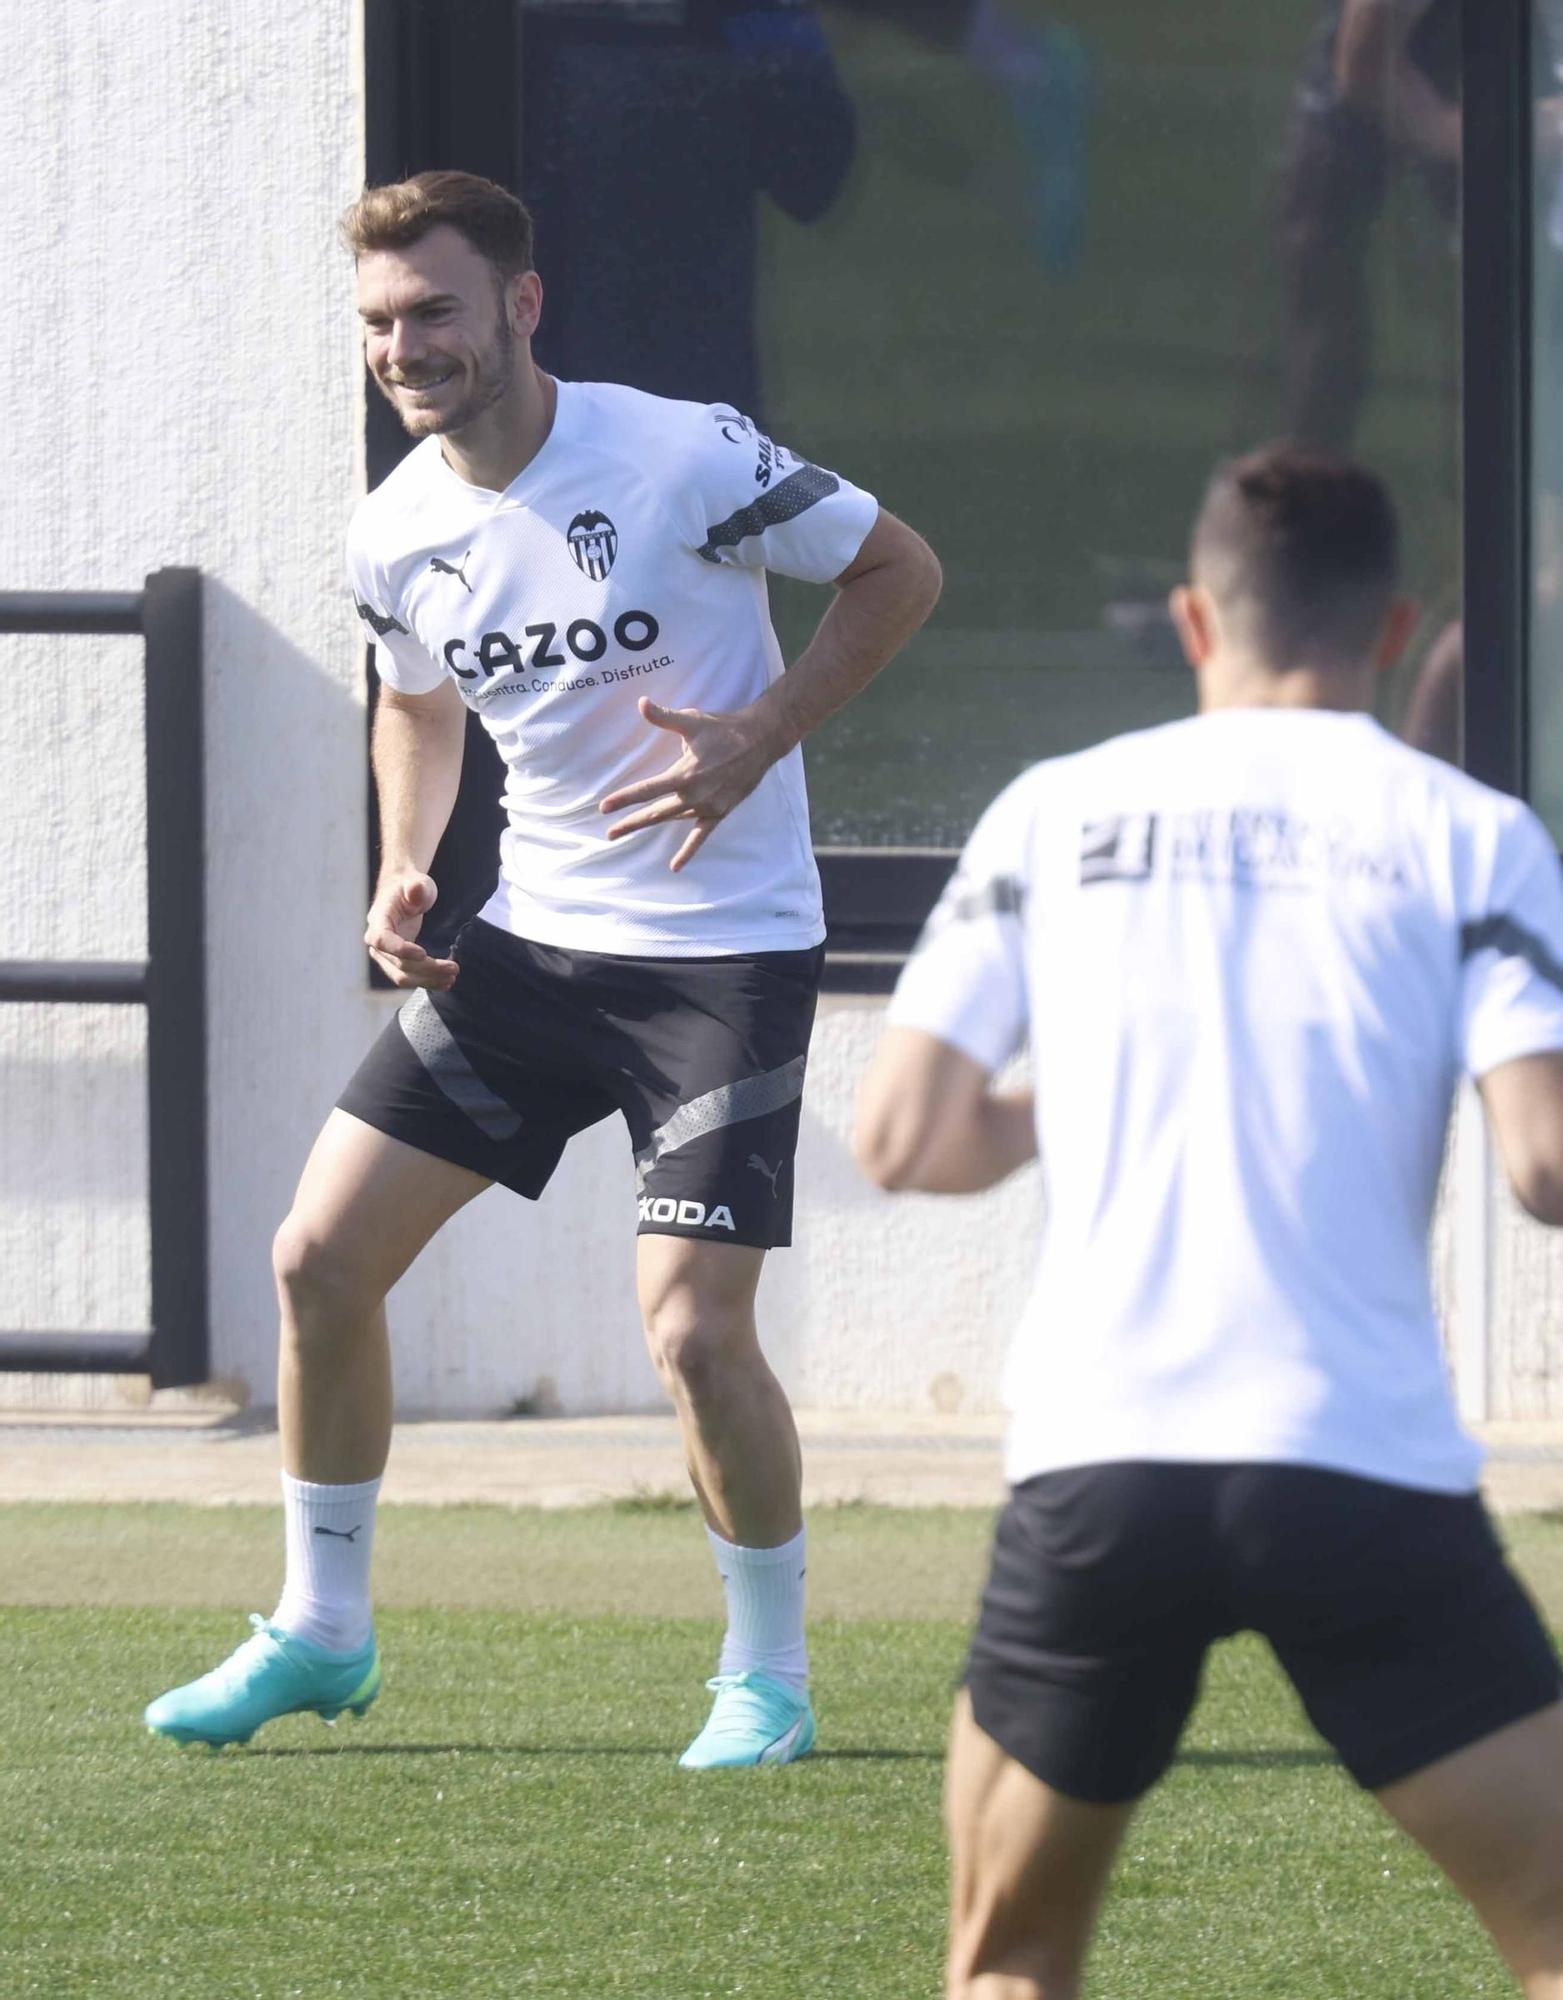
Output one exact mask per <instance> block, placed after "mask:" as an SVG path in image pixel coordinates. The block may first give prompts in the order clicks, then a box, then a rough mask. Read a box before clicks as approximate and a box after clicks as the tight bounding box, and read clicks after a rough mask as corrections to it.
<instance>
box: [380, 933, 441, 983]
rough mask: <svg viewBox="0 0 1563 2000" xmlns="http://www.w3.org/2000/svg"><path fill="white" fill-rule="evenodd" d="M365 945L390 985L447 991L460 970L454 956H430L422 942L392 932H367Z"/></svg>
mask: <svg viewBox="0 0 1563 2000" xmlns="http://www.w3.org/2000/svg"><path fill="white" fill-rule="evenodd" d="M364 944H365V946H366V947H367V949H368V952H369V956H370V957H371V958H372V959H373V960H374V962H375V964H376V965H378V966H379V968H380V970H381V971H382V972H383V973H384V974H385V976H386V978H387V979H389V980H390V982H391V984H392V985H393V986H430V987H433V988H434V989H435V990H436V991H437V992H442V993H444V992H449V990H450V989H451V987H452V986H454V985H455V983H456V974H457V973H458V972H459V971H460V970H461V968H460V966H459V965H458V964H457V963H456V961H455V959H453V958H431V957H430V956H429V954H428V953H427V952H426V951H425V950H424V948H423V946H422V945H421V944H414V943H413V942H412V940H411V939H410V938H404V937H398V936H397V935H396V933H395V932H394V931H370V932H369V933H368V934H367V935H366V936H365V938H364Z"/></svg>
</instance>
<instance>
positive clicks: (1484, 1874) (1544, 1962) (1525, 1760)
mask: <svg viewBox="0 0 1563 2000" xmlns="http://www.w3.org/2000/svg"><path fill="white" fill-rule="evenodd" d="M1378 1800H1379V1803H1380V1805H1382V1806H1383V1808H1384V1810H1385V1811H1386V1812H1387V1813H1389V1814H1390V1816H1391V1817H1392V1818H1393V1819H1395V1820H1397V1821H1398V1822H1399V1824H1400V1825H1401V1826H1402V1827H1404V1829H1405V1830H1406V1832H1407V1833H1409V1834H1410V1836H1411V1838H1412V1839H1413V1840H1415V1841H1417V1842H1418V1843H1419V1844H1420V1845H1421V1846H1422V1847H1424V1848H1425V1849H1426V1850H1427V1852H1428V1853H1429V1854H1430V1855H1431V1856H1432V1858H1433V1859H1434V1860H1435V1861H1436V1862H1437V1863H1438V1865H1439V1867H1440V1868H1442V1869H1443V1871H1444V1873H1445V1874H1446V1875H1447V1876H1448V1877H1449V1879H1450V1881H1451V1882H1452V1883H1453V1884H1454V1886H1455V1887H1456V1888H1457V1889H1458V1890H1459V1891H1460V1893H1461V1894H1462V1895H1463V1896H1464V1897H1465V1898H1466V1899H1467V1901H1468V1902H1469V1903H1470V1904H1471V1907H1472V1908H1473V1909H1474V1910H1475V1912H1476V1914H1477V1916H1479V1917H1480V1918H1481V1920H1482V1922H1483V1923H1484V1924H1485V1925H1486V1926H1487V1929H1488V1930H1489V1931H1490V1932H1491V1933H1492V1938H1493V1942H1494V1943H1495V1944H1496V1945H1497V1947H1498V1949H1499V1951H1501V1952H1502V1953H1503V1956H1504V1958H1505V1959H1506V1960H1507V1961H1508V1963H1509V1965H1510V1967H1511V1968H1512V1970H1513V1971H1514V1973H1515V1974H1516V1976H1517V1977H1518V1979H1519V1981H1520V1984H1521V1985H1522V1986H1523V1988H1524V1990H1525V1994H1526V2000H1563V1702H1558V1703H1555V1704H1554V1705H1553V1706H1552V1707H1551V1708H1547V1709H1543V1710H1542V1711H1541V1712H1540V1713H1539V1714H1537V1715H1532V1716H1528V1717H1527V1718H1526V1719H1525V1720H1524V1721H1523V1722H1516V1723H1512V1724H1511V1725H1510V1726H1509V1727H1508V1728H1507V1729H1500V1730H1498V1731H1497V1732H1496V1733H1495V1734H1493V1735H1491V1736H1487V1737H1484V1738H1483V1739H1482V1741H1481V1742H1480V1743H1473V1744H1472V1745H1471V1746H1470V1747H1469V1748H1468V1749H1465V1750H1459V1751H1456V1752H1455V1754H1454V1755H1453V1756H1452V1757H1444V1758H1441V1759H1440V1760H1439V1762H1438V1763H1436V1764H1430V1765H1429V1766H1428V1768H1427V1769H1426V1770H1425V1771H1418V1772H1417V1773H1416V1774H1415V1775H1414V1776H1413V1777H1410V1778H1404V1779H1402V1780H1401V1782H1400V1783H1399V1784H1397V1785H1388V1786H1386V1787H1385V1788H1384V1790H1383V1791H1381V1792H1380V1793H1379V1794H1378Z"/></svg>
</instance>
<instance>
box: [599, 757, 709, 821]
mask: <svg viewBox="0 0 1563 2000" xmlns="http://www.w3.org/2000/svg"><path fill="white" fill-rule="evenodd" d="M693 768H694V767H693V766H692V765H691V764H689V763H688V762H687V761H686V760H685V759H684V758H682V757H680V759H679V760H678V762H677V763H676V764H670V765H669V766H668V768H667V769H666V770H665V771H659V772H658V773H657V775H656V777H654V778H640V779H637V781H636V782H635V783H634V784H633V785H621V786H620V787H619V789H618V790H617V791H616V792H609V794H608V796H607V797H606V798H605V799H604V800H603V801H602V803H601V804H600V805H599V806H598V808H597V810H598V812H605V813H610V812H617V811H618V810H619V808H620V807H621V806H638V805H641V804H643V803H644V802H645V801H646V800H647V799H660V798H665V797H666V796H667V794H668V793H669V792H671V791H673V790H674V789H675V788H676V787H677V786H678V785H680V784H681V783H682V782H683V780H684V779H685V778H687V777H688V776H689V774H690V772H691V770H692V769H693Z"/></svg>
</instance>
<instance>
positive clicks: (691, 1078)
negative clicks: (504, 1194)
mask: <svg viewBox="0 0 1563 2000" xmlns="http://www.w3.org/2000/svg"><path fill="white" fill-rule="evenodd" d="M451 956H452V957H453V958H454V959H455V960H456V961H457V963H458V964H459V966H460V967H461V971H460V974H459V976H458V978H457V980H456V984H455V985H454V987H452V989H451V990H450V991H449V992H448V993H436V992H432V991H424V990H419V991H417V992H415V993H413V994H412V996H411V997H410V998H409V999H408V1000H406V1001H404V1002H403V1004H402V1006H401V1008H400V1009H399V1011H398V1013H397V1015H396V1018H395V1019H394V1020H393V1021H392V1022H391V1023H390V1025H389V1026H388V1027H387V1028H386V1030H385V1032H384V1033H383V1034H382V1035H381V1036H380V1038H379V1040H378V1041H377V1042H376V1043H375V1045H374V1047H373V1048H372V1049H371V1050H370V1051H369V1054H368V1055H367V1056H366V1057H365V1059H364V1061H363V1063H362V1064H361V1065H360V1066H359V1069H358V1071H357V1073H356V1074H355V1075H354V1077H353V1079H352V1081H351V1082H350V1083H349V1084H348V1086H347V1089H346V1090H345V1091H344V1092H343V1093H342V1096H341V1098H340V1099H339V1100H338V1103H339V1105H340V1108H341V1109H342V1110H343V1111H347V1112H350V1113H351V1114H352V1115H353V1117H355V1118H360V1119H362V1120H363V1122H364V1123H365V1124H366V1125H373V1126H374V1127H375V1128H376V1130H378V1131H381V1132H385V1133H388V1134H389V1135H390V1136H391V1137H392V1138H393V1139H401V1140H403V1141H405V1142H406V1144H408V1145H409V1146H416V1147H417V1148H418V1149H419V1151H420V1152H425V1153H433V1154H435V1155H436V1156H437V1157H438V1158H440V1159H442V1160H450V1161H453V1162H454V1163H455V1164H456V1165H458V1166H463V1167H470V1168H471V1169H472V1170H473V1172H475V1173H479V1174H483V1175H485V1176H486V1177H487V1178H488V1179H489V1180H493V1181H500V1182H502V1183H503V1184H504V1186H506V1187H508V1188H513V1189H514V1190H515V1192H516V1193H517V1194H521V1195H525V1196H526V1197H527V1198H528V1199H529V1200H535V1199H536V1197H537V1196H538V1195H540V1194H541V1193H542V1191H543V1189H544V1188H545V1187H546V1186H547V1184H548V1180H549V1176H550V1175H551V1174H552V1173H553V1170H554V1168H555V1167H556V1166H557V1165H558V1163H559V1158H560V1155H561V1154H562V1153H563V1152H564V1149H565V1145H566V1143H567V1142H568V1141H569V1139H570V1138H571V1137H572V1136H573V1135H574V1134H575V1133H577V1132H582V1131H584V1130H585V1129H586V1127H587V1126H588V1125H595V1124H596V1123H597V1122H598V1121H599V1119H603V1118H606V1117H608V1116H609V1114H610V1113H612V1112H614V1111H618V1112H622V1114H623V1116H624V1119H625V1122H626V1124H627V1125H628V1126H629V1131H630V1140H631V1144H632V1145H633V1147H634V1151H635V1164H636V1176H637V1197H636V1202H637V1205H636V1214H637V1217H638V1228H639V1230H640V1232H641V1233H643V1234H644V1233H652V1234H660V1235H668V1236H690V1237H696V1238H699V1239H701V1240H705V1241H710V1242H716V1243H744V1244H748V1245H750V1246H752V1247H754V1248H757V1249H772V1248H776V1247H779V1246H781V1245H783V1244H786V1243H789V1242H790V1241H791V1240H792V1162H793V1154H794V1151H795V1150H796V1147H797V1142H798V1121H799V1115H800V1111H801V1107H802V1097H803V1071H804V1063H805V1059H806V1057H807V1052H808V1045H809V1034H810V1031H811V1029H812V1027H813V1022H814V1003H815V998H816V995H817V993H818V990H819V979H820V968H821V965H822V963H823V959H824V952H823V949H822V948H816V949H814V950H811V951H780V952H761V953H755V954H753V955H751V956H748V957H726V958H655V959H653V958H626V957H620V956H618V955H616V954H613V953H608V952H591V951H568V950H562V949H559V948H557V947H555V946H553V945H542V944H534V943H532V942H531V941H530V940H528V939H525V938H517V937H512V936H511V934H510V933H509V932H508V931H503V930H500V929H499V928H498V927H497V926H495V925H493V924H488V923H484V922H483V921H482V920H481V919H480V918H479V919H475V920H474V921H473V922H472V923H470V924H468V925H466V926H465V928H464V929H463V930H462V931H461V933H460V934H459V936H458V937H457V939H456V942H455V944H454V946H453V947H452V949H451Z"/></svg>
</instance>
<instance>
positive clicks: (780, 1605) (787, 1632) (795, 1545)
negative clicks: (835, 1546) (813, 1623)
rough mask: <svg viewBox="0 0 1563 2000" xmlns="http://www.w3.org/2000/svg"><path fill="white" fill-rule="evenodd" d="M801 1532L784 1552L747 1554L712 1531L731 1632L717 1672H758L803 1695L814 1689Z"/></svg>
mask: <svg viewBox="0 0 1563 2000" xmlns="http://www.w3.org/2000/svg"><path fill="white" fill-rule="evenodd" d="M806 1532H807V1531H806V1530H805V1529H802V1528H800V1529H799V1530H798V1532H797V1534H796V1535H794V1536H793V1538H792V1540H791V1541H790V1542H783V1543H782V1545H781V1547H780V1548H779V1549H742V1548H739V1547H738V1545H737V1544H736V1543H735V1542H727V1541H724V1540H723V1539H722V1537H721V1536H720V1535H719V1534H717V1533H715V1531H714V1530H713V1529H711V1528H707V1529H706V1533H707V1534H708V1535H709V1536H710V1538H711V1553H712V1554H713V1555H714V1556H715V1557H716V1566H717V1568H718V1569H719V1570H720V1571H721V1574H722V1588H723V1590H724V1591H725V1592H726V1594H727V1632H726V1635H725V1637H724V1638H723V1640H722V1657H721V1660H720V1662H719V1663H718V1666H717V1672H718V1673H723V1674H742V1673H747V1672H749V1671H750V1669H752V1668H758V1669H759V1671H760V1672H761V1673H765V1674H769V1675H770V1676H771V1678H772V1679H773V1680H778V1681H784V1682H785V1683H786V1685H787V1686H788V1687H791V1688H796V1689H797V1690H798V1691H799V1692H800V1693H801V1692H802V1691H803V1689H804V1688H806V1687H807V1686H808V1684H809V1647H808V1641H807V1640H806V1639H805V1638H804V1636H803V1571H804V1547H803V1544H804V1536H805V1534H806Z"/></svg>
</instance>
